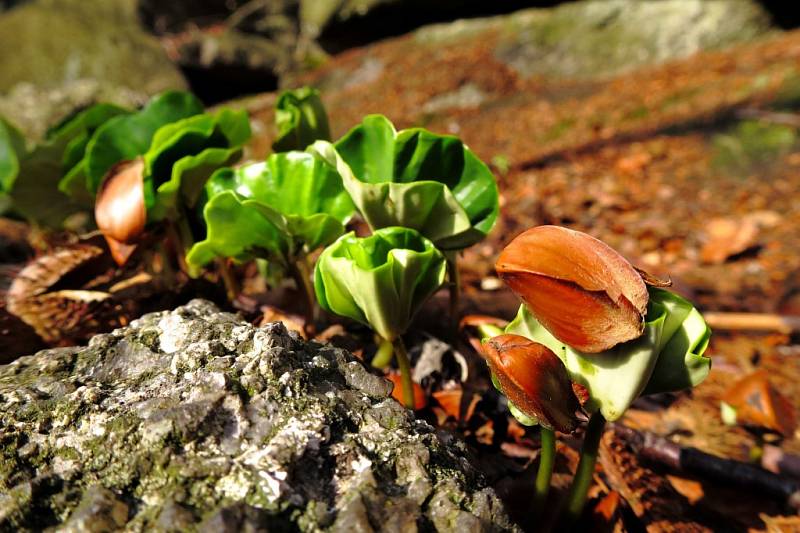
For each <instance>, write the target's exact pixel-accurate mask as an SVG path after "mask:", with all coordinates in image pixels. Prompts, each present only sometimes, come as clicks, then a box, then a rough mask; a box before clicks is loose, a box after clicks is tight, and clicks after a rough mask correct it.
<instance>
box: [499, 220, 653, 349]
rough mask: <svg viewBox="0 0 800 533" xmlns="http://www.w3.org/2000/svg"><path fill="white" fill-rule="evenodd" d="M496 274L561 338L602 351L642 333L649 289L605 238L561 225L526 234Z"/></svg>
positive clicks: (513, 245)
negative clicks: (596, 237) (595, 236)
mask: <svg viewBox="0 0 800 533" xmlns="http://www.w3.org/2000/svg"><path fill="white" fill-rule="evenodd" d="M495 267H496V269H497V273H498V274H499V275H500V277H501V278H502V279H503V281H505V283H506V284H507V285H508V286H509V287H510V288H511V290H512V291H514V293H516V294H517V296H519V297H520V298H521V299H522V300H523V301H524V302H525V304H526V305H527V306H528V309H529V310H530V311H531V313H533V314H534V316H535V317H536V318H537V320H539V322H541V323H542V325H543V326H544V327H545V328H547V330H548V331H550V333H552V334H553V336H554V337H556V338H557V339H558V340H560V341H561V342H563V343H565V344H568V345H569V346H572V347H573V348H575V349H577V350H580V351H582V352H585V353H599V352H603V351H605V350H608V349H610V348H612V347H613V346H616V345H617V344H619V343H622V342H626V341H629V340H632V339H635V338H637V337H639V336H640V335H641V334H642V331H643V330H644V315H645V313H646V310H647V301H648V293H647V288H646V286H645V283H644V281H643V280H642V277H641V275H640V274H639V273H638V272H637V271H636V270H635V269H634V268H633V266H631V264H630V263H629V262H628V261H627V260H625V258H623V257H622V256H621V255H620V254H618V253H617V252H616V251H614V250H613V249H612V248H611V247H610V246H608V245H607V244H605V243H604V242H602V241H600V240H598V239H595V238H594V237H592V236H590V235H587V234H585V233H581V232H579V231H574V230H570V229H567V228H562V227H559V226H538V227H535V228H532V229H529V230H528V231H526V232H524V233H522V234H521V235H519V236H518V237H516V238H515V239H514V240H512V241H511V243H509V244H508V246H506V247H505V249H504V250H503V251H502V252H501V254H500V256H499V258H498V259H497V264H496V265H495Z"/></svg>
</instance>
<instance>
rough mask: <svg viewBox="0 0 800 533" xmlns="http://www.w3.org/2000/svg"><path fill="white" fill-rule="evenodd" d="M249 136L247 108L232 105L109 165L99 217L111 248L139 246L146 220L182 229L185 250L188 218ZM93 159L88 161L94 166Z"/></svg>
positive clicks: (169, 128)
mask: <svg viewBox="0 0 800 533" xmlns="http://www.w3.org/2000/svg"><path fill="white" fill-rule="evenodd" d="M122 118H125V117H122ZM102 131H103V130H102V129H101V130H99V132H102ZM249 137H250V124H249V120H248V117H247V114H246V112H244V111H232V110H229V109H221V110H219V111H218V112H216V113H214V114H200V115H194V116H191V117H188V118H184V119H180V120H177V121H175V122H171V123H169V124H166V125H164V126H162V127H160V128H159V129H157V130H156V131H155V133H154V134H153V135H152V139H151V140H150V141H149V148H147V150H146V151H145V152H144V154H143V155H142V156H141V157H139V158H137V159H134V160H133V161H126V162H124V163H122V164H117V165H116V166H115V167H112V168H111V169H110V171H109V172H108V173H107V176H106V178H105V180H104V181H103V183H102V185H101V188H100V190H99V192H98V194H97V199H96V203H95V219H96V221H97V225H98V227H99V228H100V229H101V230H102V231H103V234H104V235H105V237H106V239H107V240H108V241H109V245H110V246H111V248H112V252H114V251H115V250H119V249H125V247H124V246H122V245H130V244H134V243H135V242H136V241H137V239H138V238H139V237H140V235H141V233H142V232H143V230H144V228H145V224H146V223H152V222H160V221H168V222H169V224H170V227H177V230H178V231H177V233H176V235H177V236H176V240H178V241H179V242H180V243H181V247H182V249H183V250H184V251H185V250H187V249H188V248H189V247H191V246H192V244H193V243H194V231H193V230H192V228H191V221H190V220H189V218H190V214H191V213H192V212H193V210H194V208H195V206H196V205H197V203H198V201H199V199H200V197H201V194H202V192H203V188H204V186H205V183H206V181H207V180H208V178H209V177H210V176H211V175H212V174H213V172H214V171H215V170H216V169H218V168H220V167H223V166H225V165H229V164H231V163H233V162H235V161H236V160H238V159H239V157H240V156H241V153H242V148H241V147H242V145H243V144H244V142H246V141H247V139H248V138H249ZM90 147H91V143H90ZM91 163H92V160H91V159H89V160H88V161H87V164H88V165H90V168H91ZM143 214H144V216H143ZM115 258H116V259H117V260H118V262H120V263H123V262H124V261H125V259H126V258H127V256H126V254H124V253H123V254H119V253H117V254H115Z"/></svg>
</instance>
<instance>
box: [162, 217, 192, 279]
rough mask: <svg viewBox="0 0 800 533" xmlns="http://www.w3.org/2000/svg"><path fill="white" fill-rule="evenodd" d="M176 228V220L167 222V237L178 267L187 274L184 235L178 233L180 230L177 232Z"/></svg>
mask: <svg viewBox="0 0 800 533" xmlns="http://www.w3.org/2000/svg"><path fill="white" fill-rule="evenodd" d="M178 229H179V228H178V223H177V222H167V237H168V238H169V240H170V241H172V247H173V248H174V251H175V257H176V258H177V263H178V268H180V270H181V271H182V272H185V273H187V274H188V273H189V266H188V265H187V264H186V250H188V248H186V245H185V244H184V237H182V236H181V235H180V233H181V232H179V231H178ZM190 246H191V245H190Z"/></svg>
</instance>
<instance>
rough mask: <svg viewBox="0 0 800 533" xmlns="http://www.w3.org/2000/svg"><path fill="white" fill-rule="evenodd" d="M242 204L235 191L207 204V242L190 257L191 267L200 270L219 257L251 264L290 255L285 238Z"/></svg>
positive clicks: (204, 214)
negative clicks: (266, 258)
mask: <svg viewBox="0 0 800 533" xmlns="http://www.w3.org/2000/svg"><path fill="white" fill-rule="evenodd" d="M242 201H243V198H242V197H241V196H240V195H238V194H236V193H235V192H234V191H221V192H220V193H218V194H216V195H214V197H213V198H211V199H210V200H209V201H208V202H207V203H206V205H205V207H204V208H203V217H204V218H205V221H206V227H207V229H206V238H205V239H204V240H202V241H199V242H196V243H195V244H194V245H193V246H192V248H191V249H190V250H189V253H188V254H186V262H187V263H189V265H190V266H191V267H193V268H200V267H201V266H203V265H205V264H207V263H209V262H211V261H213V260H214V259H215V258H217V257H230V258H233V259H235V260H237V261H247V260H249V259H253V258H256V257H273V256H283V255H285V254H286V251H287V250H288V246H289V243H288V240H287V239H286V237H285V235H284V234H283V233H282V232H281V231H280V230H279V229H278V228H277V227H276V226H275V224H273V223H272V222H270V221H269V220H267V219H266V218H264V217H263V216H262V215H261V214H260V213H259V212H258V211H256V210H254V209H248V208H246V207H244V206H243V205H242Z"/></svg>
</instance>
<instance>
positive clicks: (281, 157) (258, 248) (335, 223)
mask: <svg viewBox="0 0 800 533" xmlns="http://www.w3.org/2000/svg"><path fill="white" fill-rule="evenodd" d="M205 189H206V195H207V197H208V200H207V202H206V204H205V206H204V208H203V217H204V219H205V224H206V236H205V238H204V239H203V240H201V241H199V242H197V243H196V244H195V245H194V246H193V247H192V248H191V250H190V251H189V254H188V255H187V262H188V263H189V265H190V267H192V268H194V269H199V268H200V267H202V266H203V265H205V264H207V263H208V262H210V261H212V260H213V259H214V258H217V257H223V258H233V259H235V260H238V261H245V260H249V259H254V258H263V259H266V260H268V261H269V262H271V263H273V264H276V265H277V266H278V267H279V268H280V269H281V270H284V271H289V272H290V273H291V274H292V275H293V277H294V279H295V282H296V284H297V286H298V289H300V290H301V291H304V293H305V296H306V301H307V307H308V311H309V323H311V322H313V314H314V308H315V305H314V292H313V287H312V286H311V276H310V268H309V254H311V253H312V252H314V251H315V250H317V249H319V248H321V247H323V246H327V245H328V244H330V243H332V242H333V241H335V240H336V239H337V238H338V237H339V236H341V235H342V234H343V233H344V229H345V228H344V225H345V224H346V223H347V222H348V221H349V220H350V218H351V216H352V215H353V213H354V211H355V209H354V206H353V203H352V201H351V200H350V197H349V196H348V195H347V192H346V191H345V190H344V187H342V179H341V177H340V176H339V174H338V173H337V172H336V169H335V168H333V167H332V166H330V165H328V164H327V163H326V162H324V161H322V160H321V159H320V158H318V157H315V156H313V155H312V154H309V153H306V152H285V153H280V154H272V155H271V156H270V157H269V158H268V159H267V160H266V162H262V163H253V164H249V165H245V166H242V167H239V168H236V169H230V168H225V169H221V170H219V171H217V172H216V173H215V174H214V176H212V178H211V179H210V180H209V181H208V183H207V184H206V187H205Z"/></svg>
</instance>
